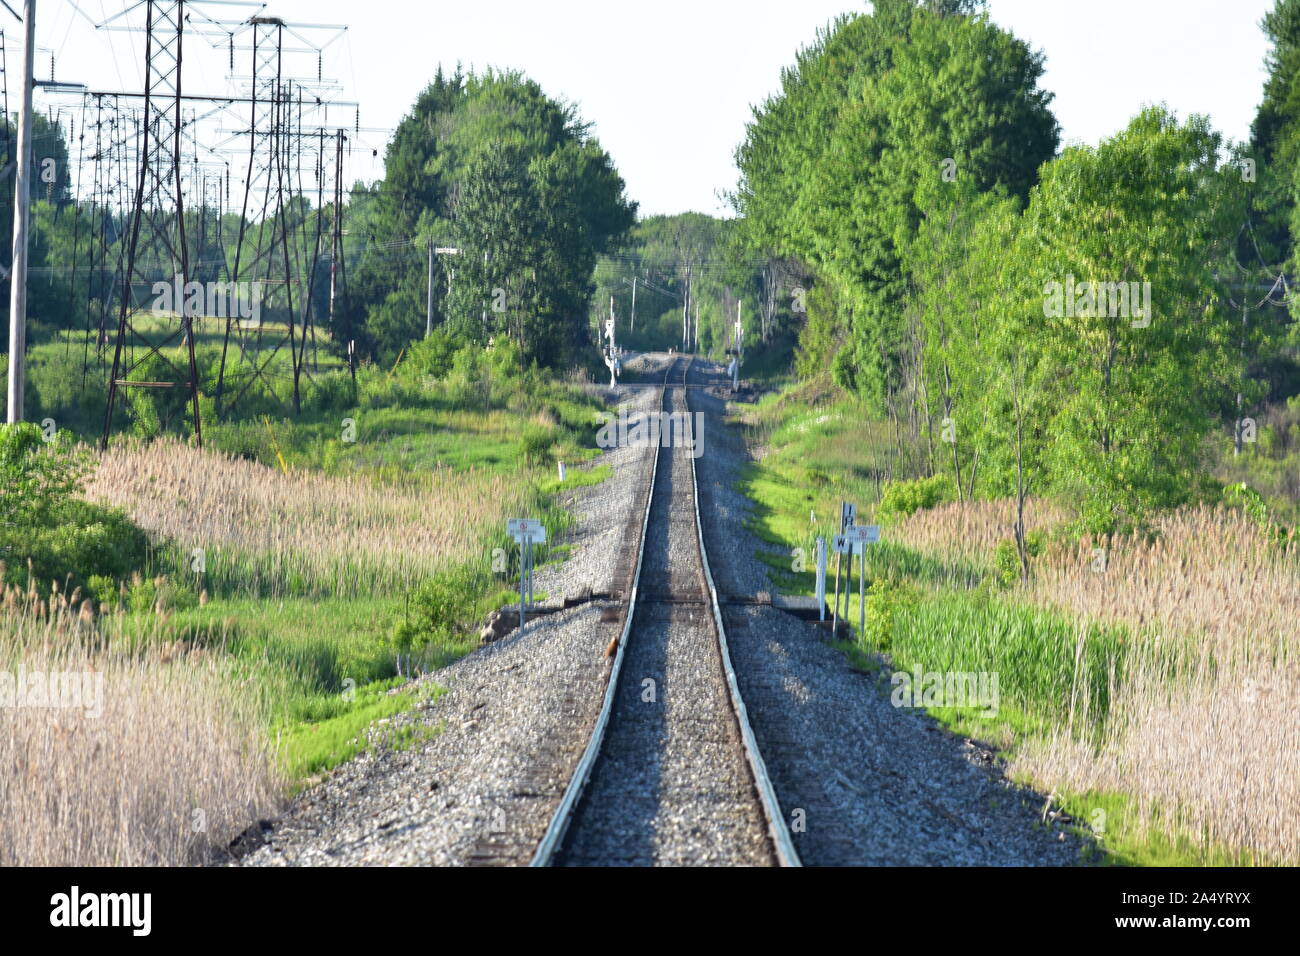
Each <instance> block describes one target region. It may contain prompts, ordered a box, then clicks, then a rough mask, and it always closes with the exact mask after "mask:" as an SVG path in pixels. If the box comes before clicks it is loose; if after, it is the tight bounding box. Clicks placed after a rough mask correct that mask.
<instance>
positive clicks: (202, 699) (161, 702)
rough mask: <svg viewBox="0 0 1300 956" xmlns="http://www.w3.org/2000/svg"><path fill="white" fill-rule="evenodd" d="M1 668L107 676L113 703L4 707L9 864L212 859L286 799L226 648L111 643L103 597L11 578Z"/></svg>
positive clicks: (253, 704) (4, 857) (0, 839)
mask: <svg viewBox="0 0 1300 956" xmlns="http://www.w3.org/2000/svg"><path fill="white" fill-rule="evenodd" d="M0 670H5V671H8V672H9V673H10V674H12V675H18V674H19V673H20V672H21V673H25V674H32V673H33V672H41V673H46V674H49V673H54V672H76V673H83V672H95V673H97V674H102V675H103V688H104V690H103V700H102V709H100V710H99V713H98V714H96V713H94V711H93V709H87V708H84V707H81V708H78V707H63V708H53V707H46V706H17V703H18V702H17V701H10V702H8V703H11V704H14V706H6V707H5V708H4V709H3V711H0V721H3V732H0V767H3V768H4V772H3V773H0V865H5V866H47V865H60V866H68V865H76V866H110V865H112V866H140V865H169V866H178V865H185V864H191V863H195V862H199V861H200V860H201V859H202V858H203V857H204V855H205V853H206V852H208V851H209V850H210V849H211V848H213V847H217V846H221V845H224V844H225V843H227V842H228V841H229V840H230V839H231V838H232V837H233V836H234V835H236V834H237V833H238V832H240V831H241V830H242V829H244V828H245V827H247V826H248V825H249V824H250V823H251V822H252V821H253V820H255V819H256V818H257V817H258V816H260V815H267V814H269V813H270V812H271V811H272V809H273V808H274V806H275V803H276V800H277V798H278V797H277V795H278V793H279V792H280V788H281V782H280V780H279V777H278V774H277V772H276V770H275V764H274V760H273V757H272V754H271V752H270V750H269V746H268V744H267V742H266V739H265V735H264V732H263V726H262V725H263V718H262V715H261V714H260V713H259V707H260V704H261V701H260V698H259V697H258V695H256V694H251V695H250V694H248V693H246V692H245V691H244V690H243V688H241V687H240V686H239V685H238V684H236V683H235V682H234V681H232V680H231V679H230V673H229V671H228V669H227V668H226V666H225V662H224V661H223V659H222V658H221V656H220V655H216V654H209V653H206V652H203V651H187V650H185V649H183V648H178V647H176V646H174V645H167V644H163V643H161V642H145V643H143V644H141V645H137V646H134V647H132V646H128V645H125V644H113V643H108V642H106V641H105V640H103V639H102V636H101V635H100V633H99V631H98V629H97V625H96V621H95V619H94V616H93V613H92V612H91V610H90V605H89V602H88V601H87V602H81V601H79V595H77V594H75V593H74V594H73V595H71V596H69V597H67V598H65V597H63V596H61V595H59V594H58V593H57V592H56V593H53V594H51V595H49V596H47V597H42V596H41V595H38V594H37V593H35V592H34V591H28V592H22V591H19V590H18V589H16V588H12V587H11V588H8V589H7V590H6V591H5V593H4V595H3V606H2V607H0Z"/></svg>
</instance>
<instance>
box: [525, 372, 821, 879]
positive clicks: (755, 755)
mask: <svg viewBox="0 0 1300 956" xmlns="http://www.w3.org/2000/svg"><path fill="white" fill-rule="evenodd" d="M684 358H685V359H686V367H685V369H684V370H683V372H682V386H683V396H684V401H685V405H686V412H687V414H688V415H690V413H691V407H690V387H689V386H688V385H687V378H688V377H689V376H690V370H691V365H692V364H693V363H694V357H693V356H684ZM678 361H679V359H677V358H674V359H673V361H672V364H671V365H670V366H669V368H668V372H667V374H665V376H664V384H663V385H662V386H660V388H661V389H662V394H661V396H660V410H661V411H662V410H663V408H664V404H665V402H666V400H667V396H668V394H669V391H668V389H669V379H670V378H671V377H672V373H673V371H674V370H675V369H676V368H677V363H678ZM670 411H671V410H670ZM692 438H693V440H694V441H701V440H702V436H700V435H694V434H693V435H692ZM661 447H662V446H660V448H657V449H656V451H655V453H654V461H653V464H652V466H651V473H650V485H649V489H648V491H647V493H646V503H645V509H644V511H643V513H642V517H641V534H640V540H639V542H638V545H637V556H636V571H635V574H634V576H633V580H632V588H631V591H630V594H629V600H628V604H627V614H626V617H625V619H624V621H623V630H622V633H621V634H620V636H619V642H618V650H617V652H616V654H615V656H614V664H613V667H612V668H611V670H610V675H609V682H608V684H607V685H606V687H605V696H604V700H603V702H602V704H601V710H600V715H599V716H598V717H597V719H596V724H595V726H594V728H593V729H592V733H591V738H590V739H589V740H588V742H587V747H586V749H585V750H584V752H583V755H582V758H581V759H580V760H579V761H578V766H577V767H576V768H575V770H574V773H573V777H572V778H571V779H570V781H569V785H568V787H567V788H566V789H565V792H564V796H563V798H562V799H561V800H560V803H559V806H558V807H557V808H556V810H555V813H554V814H553V815H552V817H551V821H550V823H549V825H548V826H547V829H546V833H545V835H544V836H543V837H542V840H541V842H540V843H539V844H538V846H537V850H536V852H535V853H534V854H533V858H532V860H531V861H530V862H529V866H549V865H550V864H551V863H552V861H553V859H554V857H555V855H556V853H558V851H559V850H560V847H561V846H562V845H563V843H564V838H565V836H566V835H567V833H568V830H569V826H570V824H571V822H572V820H573V816H574V813H575V811H576V810H577V808H578V804H579V803H580V802H581V799H582V794H583V792H584V791H585V789H586V787H587V784H588V783H589V782H590V779H591V775H592V771H593V770H594V768H595V766H596V763H597V761H598V760H599V759H600V752H601V749H602V747H603V745H604V741H605V734H606V731H607V729H608V726H609V723H610V719H611V717H612V715H613V710H614V701H615V697H616V696H617V692H618V682H619V676H620V674H621V673H622V668H623V659H624V654H625V651H626V649H627V645H628V638H629V636H630V634H631V628H632V622H633V619H634V618H635V614H636V606H637V598H638V596H639V589H640V581H641V565H642V561H643V559H644V555H645V539H646V533H647V531H648V529H649V526H650V512H651V508H652V506H653V504H654V489H655V479H656V477H657V475H658V471H659V457H660V450H661ZM693 450H694V449H692V451H693ZM695 461H696V459H695V456H694V455H692V456H691V492H692V495H693V497H694V510H695V533H696V542H697V545H698V548H699V554H700V563H701V566H702V568H703V571H704V580H705V584H706V586H707V588H708V592H709V603H710V605H711V608H712V613H713V625H714V630H715V633H716V636H717V641H718V649H719V656H720V659H721V663H722V669H723V673H724V675H725V677H726V684H727V696H728V701H729V703H730V705H731V709H732V714H733V716H734V717H735V719H736V725H737V728H738V729H739V731H740V737H741V742H742V746H743V748H744V751H745V759H746V761H747V763H748V765H749V770H750V775H751V777H752V778H753V784H754V789H755V791H756V793H757V794H758V798H759V803H760V804H761V806H762V810H763V816H764V817H765V818H766V822H767V830H768V838H769V839H770V840H771V843H772V846H773V849H774V851H775V856H776V860H777V862H778V864H780V865H781V866H801V865H802V863H801V861H800V859H799V854H798V853H797V852H796V850H795V848H794V842H793V840H792V839H791V837H790V830H789V828H788V827H787V826H786V822H785V817H784V815H783V814H782V812H781V805H780V802H779V801H778V800H777V797H776V791H775V789H774V788H773V786H772V781H771V778H770V777H769V776H768V773H767V764H766V763H765V762H764V760H763V755H762V753H761V752H760V751H759V747H758V741H757V739H756V738H755V736H754V731H753V728H752V727H751V726H750V723H749V712H748V710H747V709H746V707H745V701H744V698H743V697H742V696H741V693H740V686H739V684H738V683H737V681H736V672H735V668H734V667H733V666H732V662H731V651H730V648H729V647H728V645H727V632H726V626H725V624H724V623H723V619H722V607H721V605H720V603H719V602H718V590H717V586H716V585H715V583H714V580H713V571H712V569H711V568H710V567H709V559H708V550H707V548H706V547H705V543H704V522H703V519H702V516H701V512H700V494H699V478H698V474H697V471H696V467H695Z"/></svg>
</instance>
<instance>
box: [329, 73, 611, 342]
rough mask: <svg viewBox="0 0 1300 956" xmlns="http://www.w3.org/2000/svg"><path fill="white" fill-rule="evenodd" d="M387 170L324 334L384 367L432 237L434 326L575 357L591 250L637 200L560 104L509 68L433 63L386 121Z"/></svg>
mask: <svg viewBox="0 0 1300 956" xmlns="http://www.w3.org/2000/svg"><path fill="white" fill-rule="evenodd" d="M385 170H386V172H385V178H384V179H383V180H382V181H381V182H379V183H378V184H376V185H375V187H374V188H373V189H372V190H370V193H369V196H367V197H366V200H367V201H366V202H365V203H364V205H363V207H362V208H361V209H359V210H358V217H357V218H358V225H359V226H360V227H361V229H362V230H363V232H364V233H365V234H366V235H368V236H371V237H374V238H373V240H372V242H371V243H370V244H369V245H367V246H365V247H364V251H363V252H362V253H361V256H360V262H359V263H358V264H357V266H356V267H355V268H354V270H353V272H352V278H351V292H350V296H349V300H348V301H349V304H348V308H347V309H346V310H345V314H344V315H343V316H342V317H341V320H340V328H338V329H336V330H335V331H336V337H337V338H338V339H339V340H340V341H344V340H346V339H348V338H353V339H356V340H357V341H358V343H359V344H360V346H361V348H362V350H363V352H365V353H367V354H370V355H374V356H375V357H377V358H379V359H380V360H382V361H384V362H385V363H391V362H392V361H393V360H394V359H396V357H397V355H398V353H399V352H400V351H401V350H402V349H403V348H404V347H405V346H406V345H408V344H409V343H410V342H411V341H412V339H415V338H418V337H419V335H421V334H422V332H423V329H424V325H425V321H426V314H425V312H426V308H425V306H426V298H425V297H426V290H427V255H428V249H429V246H430V244H433V245H435V246H448V247H455V248H458V249H459V250H460V252H459V254H456V255H453V254H447V255H442V256H439V257H437V259H436V262H435V279H434V282H435V289H436V290H437V291H436V299H437V301H436V302H435V310H436V313H437V314H436V316H435V322H436V323H437V324H438V325H440V326H445V328H446V329H447V330H448V332H449V333H450V334H452V335H453V336H454V337H455V338H456V339H457V340H459V341H468V342H477V343H480V344H482V343H486V342H487V341H488V340H489V339H490V338H492V337H493V336H502V335H508V336H510V337H511V338H513V339H514V340H515V341H516V342H518V343H519V344H520V345H521V346H522V348H521V352H520V355H521V358H522V360H523V361H525V362H531V361H536V362H538V363H540V364H542V365H550V366H563V365H565V364H572V363H573V362H574V361H575V358H576V353H577V351H578V349H579V348H580V347H581V346H582V345H584V344H589V345H592V346H594V344H595V339H594V334H593V332H592V330H590V329H589V328H588V325H587V303H588V300H589V298H590V295H591V292H592V286H591V272H592V269H593V267H594V266H595V261H596V256H597V255H598V254H599V253H600V252H603V251H605V250H606V249H607V248H609V247H610V246H611V244H612V243H615V242H617V241H618V239H619V238H620V237H621V236H622V235H623V234H624V233H625V232H626V231H627V230H628V229H629V228H630V227H631V225H632V223H633V218H634V213H635V206H634V205H633V204H631V203H629V202H628V201H627V200H626V199H625V198H624V195H623V181H622V179H621V178H620V177H619V176H618V174H617V172H615V170H614V167H613V163H612V161H611V160H610V158H609V156H608V155H607V154H606V153H605V152H604V151H603V150H602V149H601V147H600V144H599V142H598V141H597V140H596V139H595V138H594V137H593V136H592V135H591V131H590V128H589V126H588V125H587V124H585V123H583V122H582V121H581V120H580V119H579V118H578V117H577V114H576V111H575V110H574V108H573V107H572V106H568V105H565V104H562V103H558V102H556V101H555V100H553V99H551V98H549V97H547V96H546V95H545V94H544V93H543V92H542V90H541V88H540V87H539V86H538V85H537V84H536V83H533V82H531V81H529V80H526V79H524V78H523V77H522V76H520V75H519V74H516V73H495V72H487V73H484V74H483V75H481V76H480V75H474V74H469V75H466V74H463V73H461V72H460V71H457V72H456V73H455V74H452V75H446V74H444V73H442V71H441V70H439V72H438V74H437V75H436V77H435V78H434V81H433V83H431V84H430V85H429V87H428V88H427V89H426V90H425V91H424V92H423V93H422V94H421V95H420V97H419V99H418V100H417V101H416V103H415V106H414V108H413V109H412V111H411V112H410V113H409V114H408V115H407V116H406V118H405V119H404V120H403V121H402V123H401V125H400V126H399V127H398V129H397V132H396V133H395V135H394V137H393V139H392V142H391V144H390V145H389V148H388V152H387V155H386V157H385Z"/></svg>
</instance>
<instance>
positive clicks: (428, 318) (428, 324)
mask: <svg viewBox="0 0 1300 956" xmlns="http://www.w3.org/2000/svg"><path fill="white" fill-rule="evenodd" d="M426 285H427V286H428V288H427V290H426V292H425V299H424V337H425V338H426V339H427V338H428V337H429V333H431V332H432V331H433V237H432V236H430V237H429V277H428V281H427V283H426Z"/></svg>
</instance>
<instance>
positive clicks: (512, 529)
mask: <svg viewBox="0 0 1300 956" xmlns="http://www.w3.org/2000/svg"><path fill="white" fill-rule="evenodd" d="M506 533H507V534H509V535H510V537H512V538H514V540H515V541H517V542H519V629H520V630H521V631H522V630H523V628H524V612H525V610H526V608H527V606H528V605H529V604H530V603H532V600H533V545H534V544H545V543H546V527H545V525H543V524H542V523H541V521H539V520H538V519H536V518H510V519H509V520H507V521H506Z"/></svg>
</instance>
